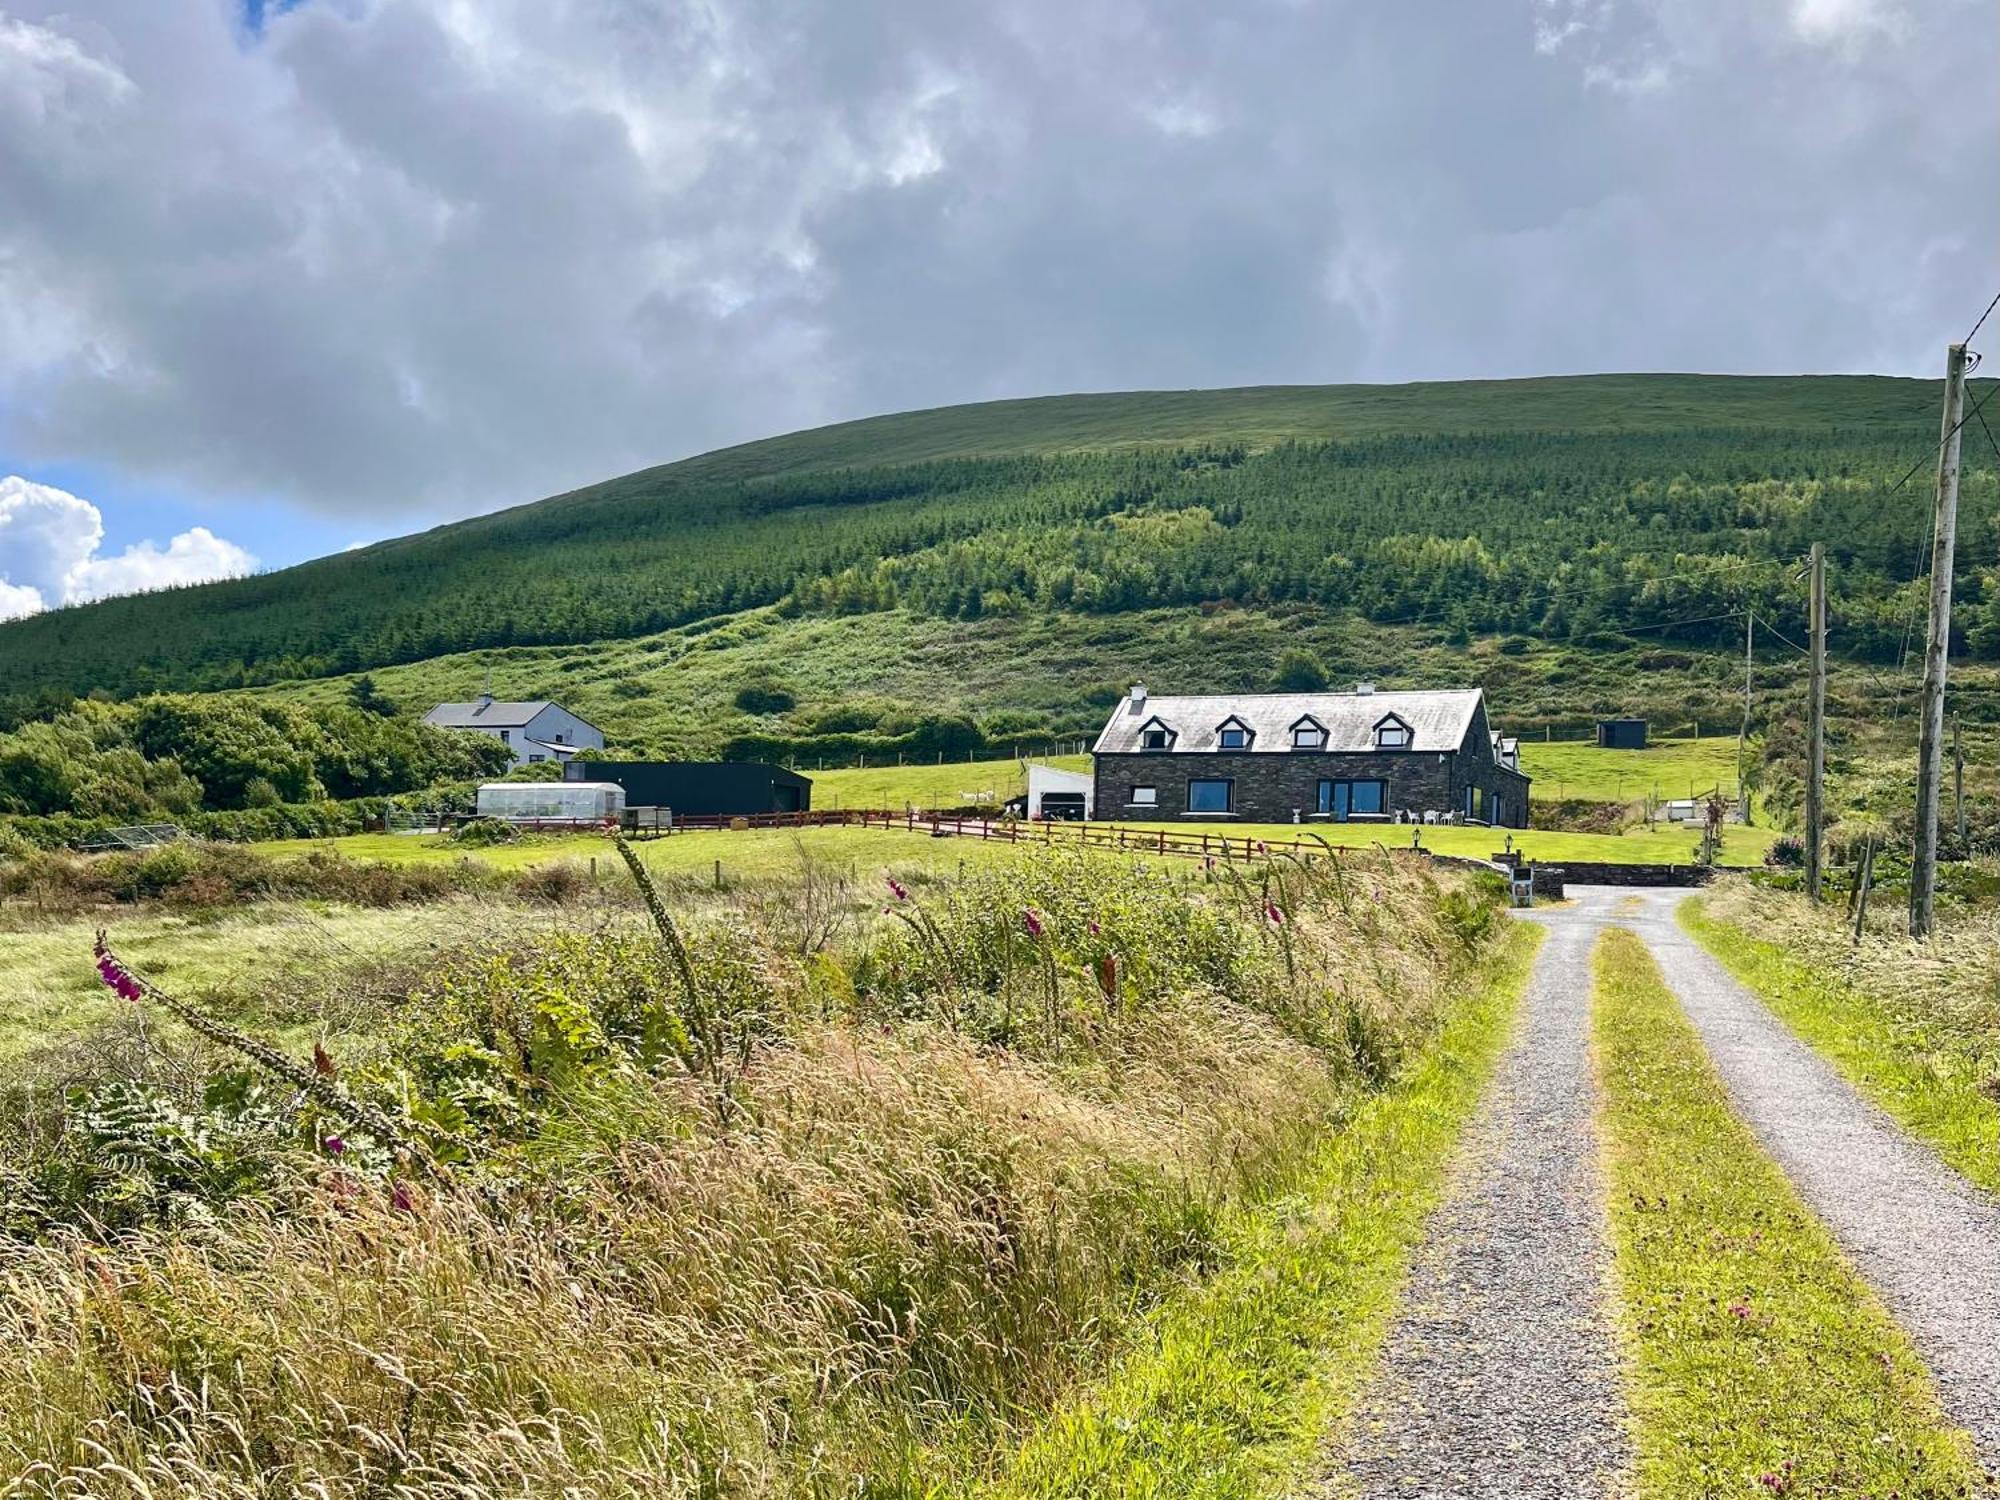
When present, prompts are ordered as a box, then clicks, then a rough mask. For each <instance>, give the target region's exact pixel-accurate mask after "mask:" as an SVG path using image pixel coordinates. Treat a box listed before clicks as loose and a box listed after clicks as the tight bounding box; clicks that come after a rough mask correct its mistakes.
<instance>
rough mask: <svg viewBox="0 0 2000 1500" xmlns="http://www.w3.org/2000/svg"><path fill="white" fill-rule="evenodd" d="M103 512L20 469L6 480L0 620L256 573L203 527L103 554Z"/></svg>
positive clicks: (0, 503) (253, 562)
mask: <svg viewBox="0 0 2000 1500" xmlns="http://www.w3.org/2000/svg"><path fill="white" fill-rule="evenodd" d="M103 541H104V518H103V516H102V515H101V514H100V513H99V511H98V509H97V507H96V506H95V505H92V504H91V503H90V502H89V501H88V500H83V499H79V498H78V497H77V496H75V495H72V494H70V493H69V492H68V491H67V490H59V489H57V488H55V486H53V485H47V484H36V483H34V482H32V481H31V480H27V479H23V478H21V477H20V476H19V475H18V474H10V475H8V476H7V477H6V478H4V479H0V619H13V618H16V617H17V616H20V615H32V614H36V613H39V612H40V611H41V610H43V609H47V608H49V607H50V606H52V605H55V604H79V603H82V602H83V601H85V600H88V599H102V598H105V597H106V596H108V595H111V594H131V593H137V592H139V591H140V590H142V589H158V588H167V587H169V586H171V585H174V584H181V583H202V582H205V581H207V580H208V579H211V578H233V577H237V576H239V575H241V574H244V573H248V572H251V571H252V570H254V569H255V568H256V566H257V559H256V558H254V557H252V556H251V555H250V554H249V553H248V552H246V551H245V550H244V549H243V548H241V547H239V546H237V545H236V544H235V543H234V542H229V541H225V540H223V539H222V538H221V537H219V536H216V535H214V534H213V533H212V532H210V531H209V530H208V528H207V527H205V526H195V527H192V528H190V529H189V530H187V531H184V532H182V533H181V534H180V535H178V536H176V537H174V538H173V539H172V540H170V541H169V542H168V543H167V545H166V546H165V547H164V548H162V547H160V546H158V545H156V544H155V543H153V542H151V541H142V542H138V543H136V544H134V545H133V546H130V547H127V548H126V549H125V550H124V551H123V552H118V553H114V554H112V555H110V556H108V557H107V556H101V555H99V552H98V549H99V547H100V546H101V545H102V544H103Z"/></svg>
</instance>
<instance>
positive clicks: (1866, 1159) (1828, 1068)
mask: <svg viewBox="0 0 2000 1500" xmlns="http://www.w3.org/2000/svg"><path fill="white" fill-rule="evenodd" d="M1577 894H1578V895H1579V896H1580V897H1581V898H1582V899H1581V901H1580V904H1579V907H1578V908H1576V909H1574V910H1575V912H1576V915H1577V916H1579V917H1580V918H1581V919H1582V920H1581V921H1580V922H1579V923H1578V924H1577V925H1578V926H1579V928H1583V927H1588V928H1591V929H1592V930H1594V929H1595V928H1596V927H1599V926H1601V925H1603V920H1604V915H1608V916H1609V917H1610V919H1611V920H1613V921H1616V922H1619V923H1620V924H1621V925H1624V926H1628V927H1630V928H1631V929H1632V930H1633V931H1634V932H1636V933H1638V934H1639V936H1640V937H1641V938H1643V939H1644V940H1645V942H1646V945H1647V947H1649V948H1650V949H1652V951H1653V956H1654V957H1655V958H1656V959H1657V960H1658V961H1659V965H1660V968H1661V971H1662V972H1663V973H1664V974H1665V975H1666V978H1667V983H1668V985H1669V986H1670V987H1671V988H1672V990H1673V992H1674V994H1675V996H1676V997H1677V998H1678V999H1679V1000H1680V1002H1681V1007H1682V1009H1683V1010H1685V1011H1686V1012H1687V1016H1688V1019H1689V1020H1690V1021H1692V1022H1693V1023H1694V1027H1695V1029H1696V1031H1698V1032H1699V1033H1700V1034H1701V1038H1702V1041H1703V1042H1704V1043H1705V1044H1706V1045H1707V1047H1708V1051H1709V1055H1710V1056H1711V1057H1712V1058H1713V1059H1714V1060H1715V1066H1716V1069H1717V1071H1718V1072H1720V1073H1721V1075H1722V1079H1723V1082H1724V1083H1725V1084H1726V1085H1727V1086H1728V1089H1729V1094H1730V1097H1731V1099H1732V1101H1733V1102H1734V1104H1735V1106H1736V1109H1737V1113H1738V1114H1739V1115H1741V1116H1742V1118H1743V1119H1744V1121H1745V1122H1746V1123H1747V1124H1748V1125H1749V1126H1750V1128H1751V1129H1752V1130H1753V1131H1754V1132H1755V1133H1756V1135H1757V1138H1758V1140H1759V1141H1760V1142H1761V1143H1762V1144H1763V1146H1764V1149H1765V1150H1766V1151H1768V1152H1770V1154H1771V1155H1772V1157H1773V1158H1775V1159H1776V1161H1777V1162H1778V1164H1779V1165H1780V1166H1781V1167H1783V1168H1784V1169H1785V1172H1786V1174H1787V1175H1788V1176H1789V1177H1790V1178H1791V1179H1792V1182H1793V1183H1794V1184H1795V1185H1796V1186H1797V1188H1798V1190H1799V1195H1800V1196H1801V1197H1802V1198H1804V1199H1805V1201H1806V1203H1807V1204H1808V1205H1809V1206H1810V1207H1811V1208H1812V1210H1813V1212H1814V1213H1816V1214H1818V1215H1819V1217H1820V1219H1821V1221H1822V1222H1823V1223H1825V1225H1826V1226H1827V1228H1828V1229H1829V1230H1831V1231H1832V1233H1833V1236H1834V1238H1835V1239H1836V1240H1838V1241H1839V1243H1840V1246H1841V1248H1842V1249H1843V1250H1845V1251H1846V1252H1847V1254H1848V1255H1849V1256H1850V1257H1851V1258H1852V1259H1853V1261H1854V1263H1855V1265H1856V1266H1857V1267H1858V1269H1859V1270H1860V1272H1861V1274H1862V1276H1863V1277H1865V1278H1866V1279H1867V1281H1868V1282H1869V1284H1870V1285H1871V1286H1873V1287H1874V1288H1875V1290H1876V1291H1877V1292H1878V1293H1879V1294H1880V1295H1881V1297H1882V1300H1883V1301H1884V1302H1885V1303H1886V1304H1887V1305H1888V1307H1889V1309H1890V1311H1891V1312H1893V1313H1894V1314H1895V1315H1896V1317H1897V1319H1898V1321H1900V1322H1901V1323H1902V1325H1903V1327H1904V1329H1905V1330H1907V1331H1908V1333H1909V1335H1910V1338H1911V1340H1912V1342H1914V1343H1915V1345H1916V1347H1917V1352H1918V1353H1919V1354H1920V1355H1921V1356H1922V1357H1923V1359H1924V1362H1925V1363H1926V1364H1927V1365H1928V1366H1929V1367H1930V1370H1931V1373H1932V1375H1933V1376H1935V1377H1936V1379H1937V1382H1938V1387H1939V1390H1940V1393H1941V1394H1942V1396H1943V1398H1944V1404H1945V1409H1946V1411H1947V1412H1949V1414H1950V1415H1951V1417H1952V1419H1953V1420H1954V1421H1956V1422H1958V1423H1960V1424H1961V1425H1962V1426H1964V1427H1965V1428H1966V1429H1967V1430H1968V1431H1969V1432H1970V1433H1971V1434H1972V1439H1973V1443H1974V1445H1975V1447H1976V1448H1977V1450H1978V1453H1979V1457H1980V1460H1981V1461H1982V1462H1983V1463H1984V1464H1985V1465H1986V1466H1987V1467H1988V1468H1989V1469H1991V1468H1994V1467H1996V1466H2000V1204H1996V1203H1995V1202H1994V1201H1993V1200H1992V1199H1991V1198H1989V1197H1987V1196H1986V1195H1985V1194H1984V1193H1982V1192H1980V1191H1979V1190H1978V1189H1976V1188H1974V1187H1973V1186H1972V1185H1971V1184H1970V1183H1968V1182H1967V1181H1966V1180H1965V1179H1964V1178H1962V1177H1960V1176H1959V1175H1958V1174H1957V1173H1955V1172H1953V1171H1952V1170H1951V1169H1950V1168H1948V1167H1946V1166H1945V1165H1944V1163H1943V1162H1941V1161H1939V1160H1938V1158H1937V1157H1936V1156H1934V1155H1932V1153H1931V1152H1930V1151H1929V1149H1928V1148H1926V1147H1925V1146H1923V1145H1922V1144H1921V1143H1919V1142H1917V1141H1915V1140H1913V1139H1912V1138H1911V1137H1909V1136H1908V1135H1906V1134H1904V1132H1903V1131H1902V1129H1901V1128H1900V1127H1899V1126H1898V1125H1897V1124H1896V1123H1895V1122H1894V1121H1893V1120H1891V1119H1890V1118H1889V1117H1888V1116H1887V1115H1886V1114H1884V1113H1883V1112H1882V1111H1881V1110H1879V1109H1878V1108H1876V1107H1875V1106H1874V1105H1873V1104H1870V1103H1869V1102H1868V1101H1867V1100H1866V1099H1864V1098H1863V1097H1862V1096H1861V1095H1860V1094H1859V1093H1857V1092H1856V1091H1855V1089H1854V1088H1853V1086H1852V1085H1851V1084H1849V1083H1848V1082H1847V1081H1846V1080H1845V1079H1843V1078H1842V1077H1841V1076H1840V1075H1839V1074H1838V1073H1837V1072H1835V1071H1834V1069H1833V1067H1832V1065H1831V1064H1830V1063H1828V1062H1826V1061H1825V1060H1824V1059H1823V1058H1821V1057H1820V1056H1819V1054H1818V1053H1816V1052H1814V1051H1813V1050H1812V1049H1811V1048H1810V1047H1808V1046H1806V1044H1805V1043H1803V1042H1801V1041H1800V1040H1799V1039H1798V1038H1797V1037H1796V1036H1794V1035H1793V1034H1792V1032H1791V1030H1790V1029H1789V1028H1788V1027H1786V1026H1785V1024H1784V1023H1783V1022H1782V1021H1780V1020H1778V1018H1777V1017H1776V1016H1774V1015H1773V1014H1772V1013H1771V1012H1770V1011H1769V1010H1767V1009H1766V1008H1765V1006H1764V1005H1763V1003H1762V1002H1761V1001H1759V1000H1758V999H1757V998H1756V997H1755V996H1754V995H1752V994H1751V993H1750V992H1749V991H1748V990H1746V989H1744V987H1743V986H1742V985H1740V984H1738V983H1737V982H1736V980H1735V978H1734V977H1732V976H1731V975H1730V973H1729V972H1728V971H1727V970H1726V969H1724V968H1723V967H1722V965H1721V964H1720V963H1719V962H1717V961H1716V960H1715V959H1714V958H1712V957H1710V956H1709V954H1708V953H1707V951H1706V950H1705V949H1703V948H1702V947H1701V946H1700V945H1699V944H1698V943H1696V942H1695V941H1694V939H1693V938H1691V937H1689V936H1688V935H1687V934H1686V933H1685V932H1683V931H1682V930H1681V928H1680V926H1679V924H1677V923H1676V922H1675V920H1674V909H1675V908H1676V907H1677V906H1678V905H1679V904H1680V902H1681V900H1682V899H1683V898H1684V897H1685V896H1686V894H1687V893H1686V892H1684V891H1671V890H1669V891H1647V892H1644V893H1643V894H1641V895H1640V897H1639V899H1638V900H1637V901H1636V902H1624V901H1621V893H1613V892H1607V891H1601V890H1598V891H1592V890H1585V891H1579V892H1578V893H1577ZM1633 907H1636V908H1637V909H1636V910H1632V909H1631V908H1633ZM1600 913H1602V914H1604V915H1598V914H1600ZM1564 915H1567V914H1564Z"/></svg>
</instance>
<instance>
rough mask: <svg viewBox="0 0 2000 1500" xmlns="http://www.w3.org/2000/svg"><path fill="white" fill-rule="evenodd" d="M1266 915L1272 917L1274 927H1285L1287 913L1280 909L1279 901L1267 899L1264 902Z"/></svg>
mask: <svg viewBox="0 0 2000 1500" xmlns="http://www.w3.org/2000/svg"><path fill="white" fill-rule="evenodd" d="M1264 915H1265V916H1266V917H1268V918H1270V920H1271V925H1272V926H1273V927H1283V926H1284V925H1285V914H1284V913H1283V912H1282V911H1280V910H1278V903H1277V902H1275V901H1266V902H1265V903H1264Z"/></svg>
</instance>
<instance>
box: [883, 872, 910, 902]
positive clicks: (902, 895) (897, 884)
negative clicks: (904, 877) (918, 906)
mask: <svg viewBox="0 0 2000 1500" xmlns="http://www.w3.org/2000/svg"><path fill="white" fill-rule="evenodd" d="M882 878H883V879H884V880H886V881H888V882H889V894H890V895H892V896H894V897H895V898H896V899H897V900H898V901H907V900H909V899H910V893H909V891H908V890H906V889H905V888H904V886H903V884H902V882H901V881H899V880H897V879H896V877H895V876H893V875H889V874H884V875H883V877H882Z"/></svg>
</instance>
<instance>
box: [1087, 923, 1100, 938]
mask: <svg viewBox="0 0 2000 1500" xmlns="http://www.w3.org/2000/svg"><path fill="white" fill-rule="evenodd" d="M1083 925H1084V928H1085V930H1087V931H1088V932H1089V933H1090V935H1091V936H1092V937H1096V936H1097V935H1098V933H1100V932H1102V931H1104V929H1103V928H1102V927H1099V926H1098V925H1097V924H1096V923H1095V922H1085V923H1084V924H1083Z"/></svg>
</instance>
